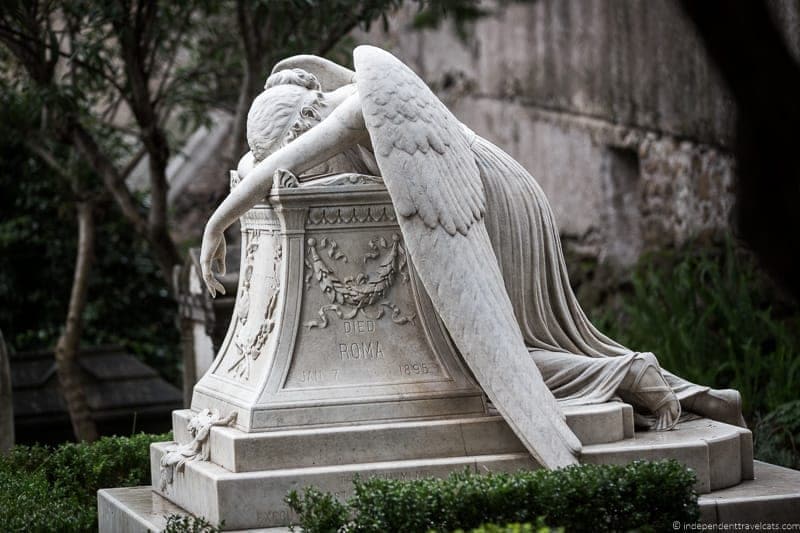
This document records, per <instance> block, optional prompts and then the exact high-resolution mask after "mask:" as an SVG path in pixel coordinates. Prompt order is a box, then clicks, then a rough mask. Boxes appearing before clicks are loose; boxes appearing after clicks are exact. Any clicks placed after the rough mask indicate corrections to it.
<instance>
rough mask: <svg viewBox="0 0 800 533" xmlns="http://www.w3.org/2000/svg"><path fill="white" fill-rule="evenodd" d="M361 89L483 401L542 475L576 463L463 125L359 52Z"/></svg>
mask: <svg viewBox="0 0 800 533" xmlns="http://www.w3.org/2000/svg"><path fill="white" fill-rule="evenodd" d="M354 57H355V66H356V73H357V75H356V82H357V85H358V91H359V95H360V97H361V101H362V108H363V112H364V120H365V122H366V126H367V129H368V130H369V134H370V137H371V139H372V143H373V147H374V149H375V157H376V159H377V161H378V166H379V167H380V170H381V173H382V175H383V179H384V182H385V183H386V187H387V188H388V190H389V193H390V194H391V196H392V201H393V203H394V205H395V209H396V210H397V213H398V214H399V215H400V216H399V217H398V220H399V223H400V228H401V230H402V232H403V236H404V238H405V241H406V248H407V250H408V252H409V253H410V255H411V259H412V261H413V262H414V265H415V267H416V270H417V272H418V274H419V277H420V279H421V280H422V283H423V285H424V286H425V289H426V290H427V291H428V294H429V295H430V297H431V299H432V301H433V303H434V306H435V307H436V310H437V312H438V313H439V315H440V316H441V318H442V320H443V322H444V324H445V326H446V327H447V329H448V331H449V332H450V334H451V336H452V338H453V341H454V342H455V344H456V346H457V347H458V349H459V351H460V352H461V354H462V356H463V358H464V360H465V361H466V363H467V365H468V366H469V367H470V369H471V370H472V372H473V374H474V375H475V377H476V379H477V380H478V382H479V383H480V385H481V386H482V387H483V389H484V391H485V392H486V394H487V395H488V396H489V398H490V399H491V400H492V402H493V403H494V404H495V406H496V407H497V409H498V410H499V411H500V413H501V414H502V415H503V417H504V418H505V419H506V420H507V421H508V423H509V425H510V426H511V427H512V429H513V430H514V432H515V433H516V434H517V436H518V437H519V438H520V440H522V442H523V443H524V444H525V445H526V447H527V448H528V450H529V451H530V452H531V454H532V455H533V456H534V458H535V459H536V460H537V461H538V462H539V463H541V464H542V465H543V466H546V467H549V468H557V467H561V466H566V465H569V464H574V463H576V462H577V459H576V456H577V455H578V453H579V452H580V446H581V445H580V442H579V441H578V439H577V438H576V437H575V435H574V434H573V433H572V431H571V430H570V429H569V427H568V426H567V425H566V422H565V421H564V416H563V414H562V412H561V410H560V408H559V407H558V405H557V403H556V400H555V398H554V397H553V395H552V394H551V393H550V391H549V390H548V389H547V387H546V386H545V384H544V381H543V380H542V377H541V374H540V373H539V371H538V369H537V368H536V365H535V363H534V362H533V360H532V359H531V357H530V355H529V353H528V350H527V348H526V347H525V343H524V341H523V338H522V334H521V333H520V329H519V327H518V325H517V321H516V319H515V317H514V311H513V308H512V305H511V302H510V301H509V298H508V294H507V293H506V290H505V287H504V284H503V279H502V276H501V273H500V269H499V267H498V264H497V259H496V258H495V256H494V252H493V251H492V246H491V243H490V241H489V236H488V234H487V232H486V227H485V226H484V221H483V215H484V210H485V205H486V197H485V194H484V191H483V186H482V183H481V178H480V173H479V170H478V167H477V166H476V163H475V159H474V156H473V154H472V151H471V149H470V144H469V139H468V137H467V134H466V133H465V130H464V129H463V127H462V125H461V124H460V123H459V122H458V120H457V119H456V118H455V117H454V116H453V115H452V114H451V113H450V112H449V111H448V110H447V108H446V107H445V106H444V104H442V103H441V102H440V101H439V99H438V98H436V96H435V95H434V94H433V93H432V92H431V90H430V89H429V88H428V87H427V85H426V84H425V83H424V82H423V81H422V80H421V79H419V77H417V76H416V74H414V73H413V72H412V71H411V70H410V69H409V68H408V67H406V66H405V65H404V64H403V63H402V62H400V61H398V60H397V59H396V58H395V57H394V56H392V55H391V54H389V53H388V52H385V51H383V50H380V49H378V48H374V47H371V46H360V47H358V48H356V50H355V52H354Z"/></svg>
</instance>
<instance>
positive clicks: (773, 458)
mask: <svg viewBox="0 0 800 533" xmlns="http://www.w3.org/2000/svg"><path fill="white" fill-rule="evenodd" d="M753 436H754V439H755V447H756V450H757V451H758V453H757V455H758V458H759V459H761V460H762V461H767V462H769V463H775V464H779V465H783V466H786V467H789V468H794V469H796V470H800V400H795V401H793V402H787V403H785V404H783V405H781V406H779V407H778V408H777V409H775V410H773V411H772V412H770V413H769V414H767V415H766V416H764V417H763V418H759V419H758V420H757V421H756V426H755V429H754V430H753Z"/></svg>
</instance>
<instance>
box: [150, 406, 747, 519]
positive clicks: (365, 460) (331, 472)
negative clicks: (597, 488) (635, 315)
mask: <svg viewBox="0 0 800 533" xmlns="http://www.w3.org/2000/svg"><path fill="white" fill-rule="evenodd" d="M565 414H566V416H567V423H568V425H569V426H570V428H571V429H572V430H573V431H574V432H575V434H576V435H577V436H578V437H579V438H580V439H581V441H582V443H583V445H584V449H583V454H582V456H581V462H584V463H594V464H626V463H629V462H631V461H633V460H636V459H649V460H656V459H675V460H677V461H679V462H681V463H682V464H684V465H686V466H688V467H690V468H692V469H693V470H694V471H695V473H696V474H697V485H696V490H697V491H698V492H699V493H700V494H707V493H709V492H711V491H714V490H719V489H723V488H726V487H731V486H734V485H736V484H738V483H740V482H741V481H742V480H746V479H752V477H753V470H752V468H753V467H752V465H753V448H752V435H751V433H750V432H749V431H748V430H746V429H742V428H738V427H735V426H730V425H728V424H722V423H719V422H713V421H710V420H706V419H699V420H693V421H689V422H683V423H681V424H680V425H679V427H678V428H677V429H676V430H675V431H669V432H659V433H657V432H642V433H634V432H633V411H632V409H631V408H630V406H628V405H626V404H624V403H621V402H612V403H608V404H602V405H594V406H581V407H571V408H567V409H565ZM190 416H191V411H188V410H187V411H176V412H175V413H174V417H173V422H174V431H175V436H176V438H177V439H178V441H187V440H189V438H190V437H189V434H188V433H187V430H186V424H187V423H188V420H189V419H190ZM207 445H208V449H209V453H210V461H190V462H187V463H186V466H185V468H184V470H183V471H182V472H176V473H175V475H174V478H173V482H172V483H170V484H167V485H165V488H164V489H163V490H161V488H160V484H159V483H158V479H159V477H160V467H159V465H160V460H161V457H162V456H163V455H164V454H165V453H166V451H167V449H168V447H169V446H170V444H169V443H156V444H153V445H152V447H151V472H152V476H153V480H154V486H155V487H157V489H156V490H157V491H158V492H159V493H160V494H161V496H163V497H165V498H167V499H169V500H170V501H172V502H173V503H175V504H176V505H179V506H180V507H182V508H184V509H186V510H187V511H188V512H190V513H193V514H196V515H203V516H205V517H206V518H207V519H209V520H210V521H212V522H214V523H217V522H220V521H224V522H225V527H226V528H229V529H245V528H254V527H274V526H283V525H286V524H288V523H290V522H291V520H292V519H293V518H294V517H293V516H292V514H291V512H290V510H289V508H288V506H287V505H286V504H285V503H284V501H283V500H284V498H285V496H286V494H287V493H288V492H289V491H290V490H301V489H302V488H303V487H305V486H309V485H313V486H315V487H317V488H319V489H320V490H323V491H327V492H331V493H334V494H336V495H337V496H338V497H341V498H345V497H347V496H348V495H349V494H350V492H351V490H352V479H353V477H354V476H356V475H358V476H361V477H370V476H380V477H387V478H393V479H415V478H421V477H429V476H434V477H442V476H446V475H447V474H449V473H450V472H453V471H459V470H464V469H470V470H472V471H475V472H513V471H516V470H519V469H531V468H537V467H538V465H537V464H536V463H535V462H534V461H533V460H532V458H531V457H530V455H529V454H528V453H527V451H526V449H525V447H524V446H523V445H522V444H521V443H520V441H519V440H518V439H517V438H516V436H515V435H514V433H513V432H512V431H511V430H510V428H509V427H508V425H507V424H506V423H505V421H504V420H503V419H502V418H501V417H499V416H483V417H465V418H447V419H439V420H422V421H420V420H418V421H397V422H384V423H372V424H362V425H350V426H330V427H316V428H308V429H291V430H279V431H269V432H257V433H245V432H243V431H241V430H239V429H236V428H230V427H222V426H221V427H214V428H212V429H211V432H210V437H209V441H208V443H207Z"/></svg>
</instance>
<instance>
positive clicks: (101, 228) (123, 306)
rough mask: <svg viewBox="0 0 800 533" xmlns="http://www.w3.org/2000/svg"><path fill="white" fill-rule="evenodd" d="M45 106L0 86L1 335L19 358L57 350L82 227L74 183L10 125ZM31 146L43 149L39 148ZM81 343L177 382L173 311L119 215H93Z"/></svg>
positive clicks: (107, 211) (142, 247)
mask: <svg viewBox="0 0 800 533" xmlns="http://www.w3.org/2000/svg"><path fill="white" fill-rule="evenodd" d="M38 102H39V100H38V98H37V97H36V96H35V95H31V94H28V93H18V92H15V91H13V90H12V89H11V88H9V87H7V86H5V85H0V213H2V218H1V219H0V257H3V258H4V262H3V265H2V268H0V300H1V301H3V302H4V305H2V306H0V329H2V330H3V332H4V335H5V337H6V341H7V342H8V343H9V345H10V346H11V347H12V349H14V350H17V351H22V350H33V349H46V348H51V347H52V346H53V345H54V344H55V341H56V339H57V338H58V335H59V333H60V330H61V328H62V327H63V324H64V319H65V317H66V310H67V302H68V300H69V291H70V283H71V280H72V275H73V270H74V267H75V250H76V241H77V227H76V222H75V211H74V197H73V193H72V191H71V190H70V187H69V184H68V183H66V182H65V180H63V179H61V178H60V177H58V176H57V175H55V174H54V172H53V171H52V170H50V169H49V168H48V167H46V166H44V165H43V164H42V163H40V161H39V159H37V158H34V157H33V156H32V153H31V151H30V149H29V147H28V144H27V143H26V142H25V141H24V140H23V138H22V137H20V135H19V134H18V132H17V131H16V130H15V129H14V128H13V127H10V125H13V124H15V123H16V122H15V121H20V120H23V119H24V117H25V116H26V115H27V114H29V113H31V112H32V111H31V110H32V109H35V108H36V106H37V105H38ZM32 142H37V143H38V142H42V141H41V140H34V141H32ZM95 218H96V221H97V228H96V231H97V237H96V247H95V258H96V260H95V263H94V266H93V269H92V276H91V280H90V284H89V294H88V302H87V308H86V311H85V315H84V319H85V323H84V333H83V344H84V345H92V344H112V343H113V344H122V345H124V346H126V347H127V348H128V349H129V350H130V351H132V352H133V353H136V354H137V355H139V356H141V357H142V358H143V359H144V360H145V361H146V362H147V363H148V364H150V365H152V366H154V367H156V368H158V369H159V370H160V371H161V372H162V374H164V375H165V376H166V377H167V378H168V379H170V380H171V381H173V382H177V381H178V376H179V372H178V355H179V353H180V352H179V349H178V341H179V335H178V331H177V328H176V327H175V325H174V324H175V314H176V309H175V304H174V302H173V300H172V299H171V298H170V296H169V294H168V292H167V286H166V283H165V281H164V280H163V279H162V277H161V276H160V275H159V271H158V268H157V266H156V264H155V263H154V261H153V260H152V258H151V255H150V253H149V249H148V247H147V245H146V244H145V243H144V242H143V240H142V239H141V238H139V237H137V236H136V235H135V233H134V231H133V230H132V228H131V227H130V225H129V224H127V223H126V222H125V221H124V220H123V219H122V216H121V215H120V214H119V213H118V211H117V210H116V209H114V208H113V207H112V206H110V205H108V204H107V203H106V204H102V205H101V206H100V208H99V209H98V212H97V213H96V217H95Z"/></svg>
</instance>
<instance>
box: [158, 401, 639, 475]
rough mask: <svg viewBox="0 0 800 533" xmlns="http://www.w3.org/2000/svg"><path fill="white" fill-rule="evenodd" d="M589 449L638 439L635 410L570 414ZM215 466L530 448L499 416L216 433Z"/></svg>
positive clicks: (179, 429)
mask: <svg viewBox="0 0 800 533" xmlns="http://www.w3.org/2000/svg"><path fill="white" fill-rule="evenodd" d="M564 411H565V414H566V417H567V424H568V425H569V426H570V428H572V430H573V431H574V432H575V434H576V435H577V436H578V438H579V439H580V440H581V442H582V443H583V444H599V443H608V442H616V441H620V440H622V439H624V438H627V437H631V436H633V410H632V409H631V407H630V406H629V405H627V404H624V403H620V402H613V403H607V404H600V405H592V406H580V407H568V408H565V409H564ZM192 415H193V413H192V411H191V410H189V409H185V410H182V411H174V412H173V428H174V435H175V439H176V440H177V441H178V442H188V441H190V440H191V436H190V435H189V433H188V431H187V429H186V426H187V424H188V422H189V419H190V418H191V417H192ZM209 446H210V451H211V455H210V457H211V460H212V461H213V462H215V463H217V464H218V465H220V466H222V467H223V468H225V469H226V470H229V471H231V472H255V471H260V470H275V469H282V468H303V467H314V466H324V465H337V464H357V463H374V462H381V461H402V460H413V459H426V458H445V457H463V456H477V455H499V454H507V453H523V452H525V447H524V446H523V445H522V444H521V443H520V441H519V439H517V437H516V436H515V435H514V433H513V431H511V429H510V428H509V426H508V424H506V422H505V421H504V420H503V419H502V417H500V416H482V417H459V418H450V419H437V420H423V421H419V420H417V421H408V422H387V423H380V424H362V425H348V426H331V427H315V428H308V429H292V430H282V431H268V432H258V433H245V432H243V431H240V430H238V429H236V428H230V427H214V428H212V430H211V435H210V437H209Z"/></svg>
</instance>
